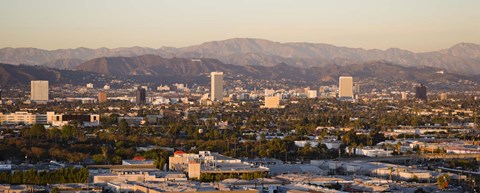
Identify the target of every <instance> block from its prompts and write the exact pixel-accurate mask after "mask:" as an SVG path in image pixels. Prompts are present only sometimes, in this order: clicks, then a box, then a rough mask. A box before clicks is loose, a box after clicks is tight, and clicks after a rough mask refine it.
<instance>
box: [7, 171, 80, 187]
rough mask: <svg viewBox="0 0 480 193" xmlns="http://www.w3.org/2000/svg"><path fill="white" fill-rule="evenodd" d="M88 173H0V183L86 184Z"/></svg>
mask: <svg viewBox="0 0 480 193" xmlns="http://www.w3.org/2000/svg"><path fill="white" fill-rule="evenodd" d="M88 176H89V172H88V170H87V169H86V168H62V169H59V170H55V171H49V172H47V171H42V172H39V171H36V170H33V169H32V170H28V171H24V172H23V171H16V172H14V173H13V174H12V173H9V172H2V173H0V183H6V184H35V185H46V184H58V183H86V182H87V181H88Z"/></svg>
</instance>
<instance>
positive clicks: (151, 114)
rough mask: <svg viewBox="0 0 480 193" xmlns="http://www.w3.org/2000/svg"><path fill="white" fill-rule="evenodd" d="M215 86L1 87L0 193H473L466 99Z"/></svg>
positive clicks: (387, 91) (347, 85)
mask: <svg viewBox="0 0 480 193" xmlns="http://www.w3.org/2000/svg"><path fill="white" fill-rule="evenodd" d="M225 76H229V75H227V74H224V73H222V72H212V73H211V74H210V78H211V81H210V85H201V84H200V85H196V84H195V85H192V86H190V85H187V84H182V83H175V84H171V85H158V86H156V87H151V86H150V87H149V86H144V85H141V84H135V83H131V84H125V86H124V87H118V88H111V86H110V85H109V84H106V85H94V84H92V83H89V84H86V85H81V86H75V85H49V82H48V81H45V80H33V81H31V84H30V89H29V90H26V89H25V88H24V87H23V88H22V87H19V88H15V87H9V88H7V89H2V106H1V107H2V112H1V113H0V122H1V124H2V125H1V131H0V139H1V140H2V143H1V144H0V151H1V152H2V153H1V154H0V160H1V161H2V162H1V164H0V182H1V183H3V184H10V185H2V186H0V190H3V191H18V192H22V191H57V192H58V191H60V192H72V191H77V192H78V191H88V192H92V191H93V192H102V191H112V192H151V191H154V192H155V191H157V192H165V191H168V192H196V191H212V192H214V191H246V192H249V191H254V190H255V191H258V190H260V191H263V192H272V193H273V192H304V191H318V192H351V191H359V192H362V191H370V192H371V191H374V192H377V191H389V192H432V191H438V190H448V191H459V192H464V191H476V190H477V189H478V185H477V184H476V181H477V180H478V179H479V177H480V176H479V174H480V168H479V167H478V166H479V164H478V161H479V159H480V156H479V155H480V133H479V132H478V128H477V124H478V120H477V118H478V115H477V111H478V110H479V108H478V107H479V104H480V100H478V99H477V94H478V93H476V92H450V93H449V92H443V91H442V92H431V91H429V90H428V87H427V86H426V85H428V83H427V84H426V85H424V84H415V83H410V85H411V87H410V89H409V90H401V89H399V88H403V87H406V86H398V87H391V88H384V89H381V90H378V89H362V87H363V86H362V85H368V84H369V83H365V82H356V81H355V77H352V76H341V77H339V78H338V83H336V84H332V85H322V86H318V87H316V88H312V87H298V88H295V87H292V86H291V85H288V84H281V83H275V82H269V83H265V85H261V84H259V83H258V82H255V81H253V80H244V81H242V80H239V79H234V78H225ZM118 81H121V80H112V84H115V83H116V82H118ZM402 84H405V83H402ZM407 84H408V83H407ZM407 87H408V86H407ZM67 88H68V89H67ZM249 88H252V89H249ZM478 96H480V95H478Z"/></svg>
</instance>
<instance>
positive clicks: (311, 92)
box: [307, 90, 318, 99]
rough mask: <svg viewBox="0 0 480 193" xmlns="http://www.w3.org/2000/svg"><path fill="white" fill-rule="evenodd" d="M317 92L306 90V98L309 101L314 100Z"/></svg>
mask: <svg viewBox="0 0 480 193" xmlns="http://www.w3.org/2000/svg"><path fill="white" fill-rule="evenodd" d="M317 95H318V93H317V90H308V91H307V96H308V98H311V99H314V98H317Z"/></svg>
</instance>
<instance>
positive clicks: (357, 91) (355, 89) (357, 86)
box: [353, 84, 360, 95]
mask: <svg viewBox="0 0 480 193" xmlns="http://www.w3.org/2000/svg"><path fill="white" fill-rule="evenodd" d="M353 93H355V94H357V95H358V94H360V85H359V84H355V86H353Z"/></svg>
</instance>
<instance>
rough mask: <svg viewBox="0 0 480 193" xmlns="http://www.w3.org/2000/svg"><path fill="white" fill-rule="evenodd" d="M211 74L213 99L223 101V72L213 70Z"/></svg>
mask: <svg viewBox="0 0 480 193" xmlns="http://www.w3.org/2000/svg"><path fill="white" fill-rule="evenodd" d="M210 76H211V88H210V91H211V95H210V99H211V100H212V101H219V102H222V101H223V72H212V73H210Z"/></svg>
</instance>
